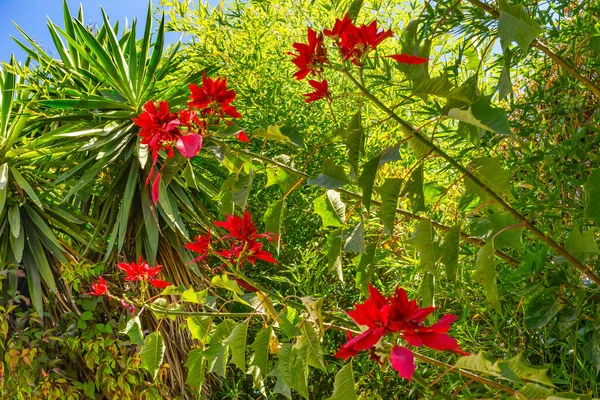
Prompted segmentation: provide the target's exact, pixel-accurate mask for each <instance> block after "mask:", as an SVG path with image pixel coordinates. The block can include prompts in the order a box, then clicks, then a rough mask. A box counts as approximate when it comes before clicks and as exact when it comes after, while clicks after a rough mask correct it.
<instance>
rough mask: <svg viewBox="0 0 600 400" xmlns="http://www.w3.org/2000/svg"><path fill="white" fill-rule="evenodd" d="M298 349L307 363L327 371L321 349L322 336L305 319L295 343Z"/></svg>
mask: <svg viewBox="0 0 600 400" xmlns="http://www.w3.org/2000/svg"><path fill="white" fill-rule="evenodd" d="M294 347H296V348H297V349H298V352H299V356H300V357H302V358H303V359H304V360H305V363H306V364H307V365H310V366H312V367H315V368H318V369H320V370H321V371H326V370H327V369H326V368H325V364H323V350H321V344H320V338H319V335H317V332H315V329H314V328H313V326H312V324H311V323H310V322H309V321H304V323H303V324H302V326H301V328H300V337H299V338H298V341H297V342H296V344H295V345H294Z"/></svg>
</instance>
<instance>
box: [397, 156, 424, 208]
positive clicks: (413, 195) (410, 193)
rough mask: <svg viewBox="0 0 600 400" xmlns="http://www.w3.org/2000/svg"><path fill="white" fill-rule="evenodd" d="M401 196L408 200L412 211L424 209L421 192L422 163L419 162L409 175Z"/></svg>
mask: <svg viewBox="0 0 600 400" xmlns="http://www.w3.org/2000/svg"><path fill="white" fill-rule="evenodd" d="M401 196H407V197H408V198H409V200H410V204H411V208H412V210H413V212H417V211H423V210H425V194H424V193H423V164H420V165H419V166H418V167H417V168H415V170H414V171H413V172H412V174H411V175H410V179H409V180H408V182H406V184H405V186H404V189H403V190H402V193H401Z"/></svg>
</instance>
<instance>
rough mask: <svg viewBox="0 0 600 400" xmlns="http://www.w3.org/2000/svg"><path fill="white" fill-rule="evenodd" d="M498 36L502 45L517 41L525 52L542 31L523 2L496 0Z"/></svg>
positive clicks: (504, 46)
mask: <svg viewBox="0 0 600 400" xmlns="http://www.w3.org/2000/svg"><path fill="white" fill-rule="evenodd" d="M498 10H499V11H500V18H499V19H498V36H500V42H501V43H502V47H503V48H506V47H508V46H509V44H510V43H512V42H517V44H518V45H519V47H520V48H521V50H523V52H524V53H527V49H528V48H529V45H530V44H531V42H532V41H533V40H534V39H535V38H536V37H537V36H539V35H540V34H541V33H542V29H541V28H540V26H539V24H538V23H537V22H536V21H534V20H533V18H531V17H530V16H529V15H528V14H527V13H526V12H525V10H524V8H523V4H517V5H514V6H513V5H510V4H509V3H508V2H507V1H506V0H498Z"/></svg>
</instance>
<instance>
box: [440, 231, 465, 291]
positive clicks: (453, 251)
mask: <svg viewBox="0 0 600 400" xmlns="http://www.w3.org/2000/svg"><path fill="white" fill-rule="evenodd" d="M460 230H461V227H460V224H458V225H454V226H453V227H451V228H450V229H448V231H447V232H446V235H445V236H444V243H443V244H442V249H441V250H442V264H444V265H445V266H446V277H447V278H448V280H449V281H452V282H454V281H456V278H457V270H458V250H459V246H460Z"/></svg>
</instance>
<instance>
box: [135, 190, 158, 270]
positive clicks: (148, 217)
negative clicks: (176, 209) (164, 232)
mask: <svg viewBox="0 0 600 400" xmlns="http://www.w3.org/2000/svg"><path fill="white" fill-rule="evenodd" d="M140 197H141V202H142V214H143V216H144V232H145V233H146V240H145V241H144V244H145V247H146V252H145V254H146V257H147V258H148V262H149V263H151V264H154V263H155V261H156V255H157V254H158V239H159V234H160V233H159V227H158V222H157V218H156V214H155V213H153V212H152V208H151V207H152V206H151V205H150V199H149V196H148V192H147V191H146V190H141V191H140Z"/></svg>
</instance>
